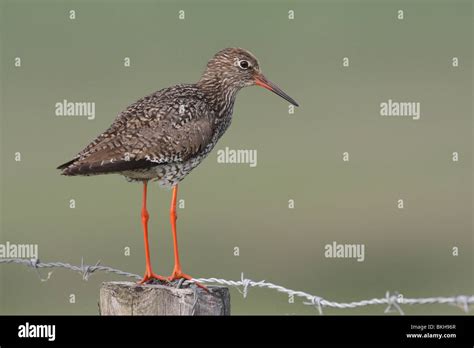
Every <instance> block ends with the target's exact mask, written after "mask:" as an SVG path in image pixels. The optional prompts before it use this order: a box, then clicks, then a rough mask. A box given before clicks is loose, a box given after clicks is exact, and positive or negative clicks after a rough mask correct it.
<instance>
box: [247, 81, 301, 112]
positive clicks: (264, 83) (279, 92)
mask: <svg viewBox="0 0 474 348" xmlns="http://www.w3.org/2000/svg"><path fill="white" fill-rule="evenodd" d="M255 84H256V85H257V86H260V87H263V88H266V89H268V90H269V91H272V92H273V93H275V94H276V95H279V96H280V97H282V98H283V99H285V100H287V101H289V102H290V103H291V104H293V105H294V106H299V105H298V103H297V102H296V100H294V99H293V98H292V97H290V96H289V95H288V94H286V93H285V92H283V91H282V90H281V89H280V87H278V86H277V85H275V84H274V83H273V82H270V81H268V80H267V78H266V77H265V76H263V75H262V74H259V75H257V76H256V77H255Z"/></svg>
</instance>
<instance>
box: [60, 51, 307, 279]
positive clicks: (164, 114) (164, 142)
mask: <svg viewBox="0 0 474 348" xmlns="http://www.w3.org/2000/svg"><path fill="white" fill-rule="evenodd" d="M255 85H256V86H260V87H263V88H266V89H268V90H270V91H272V92H274V93H275V94H277V95H278V96H280V97H282V98H283V99H285V100H286V101H288V102H289V103H290V104H292V105H294V106H299V105H298V103H297V102H296V101H295V100H294V99H293V98H291V97H290V96H289V95H287V94H286V93H285V92H283V91H282V90H281V89H280V88H279V87H278V86H277V85H276V84H274V83H273V82H271V81H270V80H268V79H267V78H266V77H265V76H264V75H263V73H262V71H261V68H260V64H259V62H258V60H257V58H256V57H255V55H253V54H252V53H251V52H250V51H248V50H245V49H243V48H225V49H222V50H220V51H219V52H217V53H216V54H215V55H214V56H213V57H212V58H211V59H210V60H209V61H208V63H207V65H206V67H205V69H204V73H203V74H202V76H201V78H200V79H199V81H198V82H196V83H193V84H177V85H175V86H172V87H168V88H164V89H161V90H159V91H157V92H154V93H152V94H150V95H148V96H146V97H143V98H141V99H139V100H138V101H136V102H135V103H133V104H131V105H130V106H128V107H127V108H126V109H125V110H124V111H122V112H120V113H119V114H118V115H117V117H116V118H115V120H114V122H113V123H112V125H111V126H110V127H109V128H108V129H107V130H105V131H104V132H103V133H101V134H100V135H99V136H97V137H96V138H95V139H94V140H93V141H92V142H91V143H89V144H88V145H87V146H86V147H85V148H84V149H83V150H82V151H80V152H79V153H78V154H77V155H76V156H74V157H73V159H72V160H70V161H68V162H66V163H64V164H62V165H60V166H59V167H57V169H59V170H61V174H62V175H66V176H91V175H101V174H120V175H122V176H124V177H125V178H126V179H127V181H129V182H139V183H142V185H143V191H142V207H141V223H142V227H143V236H144V244H145V273H144V276H143V278H142V279H141V280H140V281H139V282H138V283H139V284H144V283H148V282H151V281H156V280H158V281H167V282H171V281H174V280H180V279H184V280H190V281H194V280H193V277H191V276H190V275H189V274H186V273H184V272H183V270H182V267H181V262H180V258H179V251H178V236H177V228H176V220H177V213H176V202H177V197H178V184H179V183H180V182H181V181H182V180H183V179H184V178H185V177H186V176H187V175H188V174H189V173H190V172H191V171H192V170H193V169H194V168H196V167H197V166H198V165H199V164H200V163H201V162H202V161H203V160H204V159H205V158H206V157H207V155H208V154H209V153H210V152H211V150H212V149H213V148H214V146H215V145H216V144H217V142H218V140H219V139H220V138H221V137H222V135H223V134H224V133H225V132H226V130H227V129H228V128H229V126H230V124H231V121H232V114H233V109H234V103H235V100H236V96H237V93H238V92H239V91H240V90H241V89H242V88H244V87H249V86H255ZM149 182H157V183H158V185H159V186H161V187H164V188H168V189H171V190H172V197H171V207H170V223H171V230H172V235H173V251H174V267H173V271H172V273H171V275H170V276H168V277H163V276H161V275H159V274H156V273H154V272H153V269H152V265H151V258H150V248H149V243H148V220H149V213H148V209H147V188H148V183H149ZM198 285H200V284H198ZM200 286H201V287H204V286H202V285H200ZM204 288H205V287H204Z"/></svg>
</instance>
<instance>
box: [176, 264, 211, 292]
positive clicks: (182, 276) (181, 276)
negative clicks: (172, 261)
mask: <svg viewBox="0 0 474 348" xmlns="http://www.w3.org/2000/svg"><path fill="white" fill-rule="evenodd" d="M180 279H185V280H190V281H192V282H193V283H194V284H196V285H197V286H198V287H200V288H201V289H204V290H206V291H207V292H209V289H208V288H207V287H206V286H204V285H202V284H201V283H199V282H197V281H195V280H194V279H193V277H191V276H190V275H188V274H186V273H183V272H182V271H181V270H179V269H175V270H173V273H172V274H171V275H170V276H169V277H168V281H170V282H172V281H173V280H180Z"/></svg>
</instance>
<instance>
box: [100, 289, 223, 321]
mask: <svg viewBox="0 0 474 348" xmlns="http://www.w3.org/2000/svg"><path fill="white" fill-rule="evenodd" d="M208 289H209V292H207V291H205V290H203V289H201V288H194V287H193V288H189V287H188V288H180V289H177V288H175V287H171V286H166V285H158V284H145V285H138V284H136V283H132V282H123V281H122V282H105V283H102V286H101V288H100V299H99V310H100V314H101V315H230V293H229V289H228V288H226V287H222V286H208Z"/></svg>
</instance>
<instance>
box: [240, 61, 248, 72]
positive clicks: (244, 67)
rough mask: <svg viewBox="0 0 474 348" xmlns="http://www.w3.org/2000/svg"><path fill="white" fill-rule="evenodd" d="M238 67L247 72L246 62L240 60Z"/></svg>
mask: <svg viewBox="0 0 474 348" xmlns="http://www.w3.org/2000/svg"><path fill="white" fill-rule="evenodd" d="M239 67H240V68H241V69H244V70H247V69H248V68H250V63H249V62H248V61H246V60H240V61H239Z"/></svg>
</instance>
